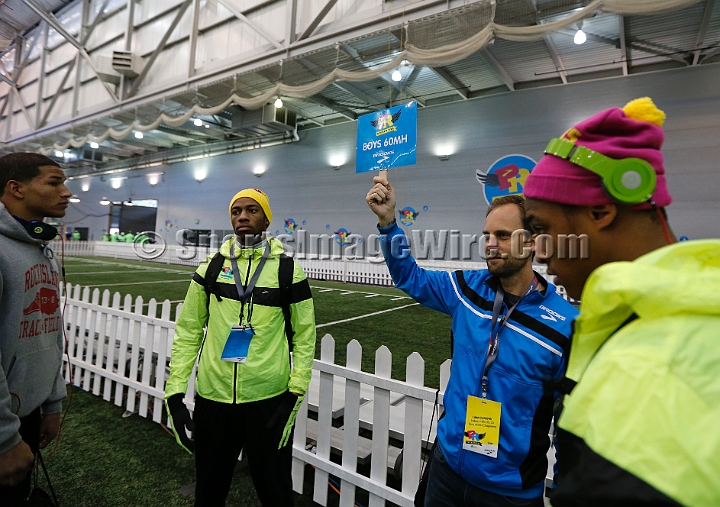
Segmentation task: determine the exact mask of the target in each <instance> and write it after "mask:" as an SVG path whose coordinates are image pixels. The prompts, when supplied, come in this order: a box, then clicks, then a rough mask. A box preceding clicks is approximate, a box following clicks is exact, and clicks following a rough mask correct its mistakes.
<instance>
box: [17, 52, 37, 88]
mask: <svg viewBox="0 0 720 507" xmlns="http://www.w3.org/2000/svg"><path fill="white" fill-rule="evenodd" d="M41 64H42V60H40V59H39V58H38V59H36V60H34V61H32V62H30V63H28V64H27V65H25V70H23V73H22V76H21V77H20V86H22V84H23V83H28V82H30V81H34V80H36V79H37V78H38V77H40V66H41Z"/></svg>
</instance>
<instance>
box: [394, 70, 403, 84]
mask: <svg viewBox="0 0 720 507" xmlns="http://www.w3.org/2000/svg"><path fill="white" fill-rule="evenodd" d="M392 80H393V81H395V82H398V81H402V74H400V71H399V70H398V69H395V70H394V71H393V73H392Z"/></svg>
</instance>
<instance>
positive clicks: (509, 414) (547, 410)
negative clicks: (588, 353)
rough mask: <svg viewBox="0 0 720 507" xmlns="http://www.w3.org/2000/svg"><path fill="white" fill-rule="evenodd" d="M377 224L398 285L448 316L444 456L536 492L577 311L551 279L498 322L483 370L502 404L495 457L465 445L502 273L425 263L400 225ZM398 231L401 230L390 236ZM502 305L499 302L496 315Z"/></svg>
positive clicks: (485, 478)
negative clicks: (491, 355)
mask: <svg viewBox="0 0 720 507" xmlns="http://www.w3.org/2000/svg"><path fill="white" fill-rule="evenodd" d="M379 230H380V233H381V239H380V244H381V247H382V249H383V254H384V255H385V260H386V262H387V265H388V268H389V270H390V274H391V275H392V278H393V281H394V282H395V285H396V286H397V287H398V288H400V289H401V290H403V291H404V292H405V293H406V294H408V295H409V296H411V297H412V298H413V299H414V300H415V301H417V302H418V303H420V304H422V305H425V306H427V307H429V308H432V309H434V310H438V311H440V312H443V313H446V314H448V315H450V316H452V332H453V336H454V343H453V361H452V368H451V371H450V381H449V382H448V385H447V389H446V391H445V397H444V405H445V416H444V417H443V418H442V419H440V421H439V422H438V443H439V445H440V449H441V450H442V453H443V455H444V456H445V459H446V460H447V463H448V464H449V465H450V467H451V468H452V469H453V470H455V472H457V473H458V474H460V475H461V476H462V477H463V478H464V479H465V480H466V481H467V482H469V483H470V484H472V485H474V486H476V487H478V488H481V489H484V490H486V491H490V492H492V493H495V494H498V495H504V496H513V497H520V498H536V497H539V496H541V495H542V493H543V484H544V478H545V475H546V473H547V456H546V454H547V451H548V448H549V446H550V440H549V437H548V431H549V429H550V422H551V420H552V415H553V404H554V401H555V397H556V393H554V392H553V391H552V389H551V388H549V384H550V383H551V382H553V381H557V380H559V379H560V378H562V376H563V374H564V373H565V366H566V360H567V358H566V352H565V351H567V350H569V348H570V347H569V345H570V343H569V340H570V336H571V335H572V329H571V322H572V321H573V319H575V317H576V316H577V314H578V312H577V310H576V309H575V308H573V307H572V306H571V305H570V304H569V303H567V302H566V301H565V300H564V299H563V298H562V297H561V296H559V295H557V294H556V292H555V286H554V285H552V284H550V283H548V288H547V289H546V291H545V292H544V293H542V292H540V291H537V290H536V291H533V292H532V293H530V294H528V295H527V296H525V297H523V298H522V300H521V301H520V303H519V304H518V305H517V307H516V308H515V310H514V311H513V313H512V314H511V316H510V319H509V321H508V322H507V323H506V324H505V326H504V327H503V328H502V331H501V333H500V344H499V349H498V355H497V358H496V360H495V362H494V363H493V364H492V366H491V367H490V371H489V373H488V379H489V386H488V395H487V397H488V399H491V400H493V401H497V402H500V403H501V404H502V413H501V417H500V443H499V451H498V456H497V458H491V457H488V456H484V455H481V454H478V453H474V452H472V451H467V450H463V448H462V447H463V445H462V442H463V432H464V429H465V418H466V411H467V399H468V396H469V395H472V396H477V397H481V396H482V388H481V379H482V374H483V370H484V368H485V360H486V354H487V350H488V343H489V338H490V326H491V321H492V307H493V302H494V300H495V292H496V289H497V287H498V283H499V279H498V278H496V277H494V276H492V275H491V274H490V273H489V272H488V271H487V270H476V271H456V272H455V273H450V272H446V271H431V270H425V269H422V268H420V267H419V266H418V265H417V264H416V262H415V259H413V258H412V256H410V255H409V251H408V250H407V241H406V240H407V238H405V237H404V233H403V231H402V229H400V227H398V225H397V224H393V225H392V226H390V227H387V228H380V229H379ZM396 236H401V237H397V238H396V239H395V240H394V241H393V237H396ZM391 250H392V252H391ZM538 276H539V275H538ZM506 312H507V307H504V309H503V312H502V313H501V315H502V314H505V313H506Z"/></svg>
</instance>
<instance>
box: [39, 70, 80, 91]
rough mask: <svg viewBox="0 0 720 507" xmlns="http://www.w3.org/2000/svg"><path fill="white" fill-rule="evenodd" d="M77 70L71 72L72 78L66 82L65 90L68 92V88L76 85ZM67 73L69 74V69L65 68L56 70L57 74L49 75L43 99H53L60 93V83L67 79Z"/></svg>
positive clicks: (46, 77) (46, 78)
mask: <svg viewBox="0 0 720 507" xmlns="http://www.w3.org/2000/svg"><path fill="white" fill-rule="evenodd" d="M76 71H77V69H75V68H73V70H72V71H71V72H70V76H69V77H68V79H67V81H66V82H65V87H64V88H65V89H66V90H67V89H68V87H71V86H72V85H73V83H75V72H76ZM65 72H67V67H63V68H61V69H58V70H56V71H55V72H53V73H51V74H48V75H46V76H45V84H44V85H43V86H44V89H43V99H47V98H49V97H52V96H53V95H55V94H56V93H57V92H58V88H59V86H60V83H61V82H62V80H63V78H64V77H65Z"/></svg>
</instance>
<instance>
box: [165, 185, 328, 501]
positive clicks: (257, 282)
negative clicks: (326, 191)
mask: <svg viewBox="0 0 720 507" xmlns="http://www.w3.org/2000/svg"><path fill="white" fill-rule="evenodd" d="M229 212H230V220H231V222H232V227H233V230H234V231H235V236H236V237H235V238H233V239H230V240H228V241H227V242H225V243H224V244H223V245H222V246H221V247H220V252H219V253H217V254H215V255H214V256H210V257H208V258H207V259H206V260H205V261H204V262H203V263H202V264H201V265H200V267H199V268H198V269H197V271H196V272H195V274H194V275H193V279H192V282H191V283H190V287H189V289H188V292H187V295H186V297H185V304H184V305H183V307H182V311H181V313H180V316H179V317H178V319H177V322H176V325H175V337H174V341H173V348H172V359H171V362H170V378H169V379H168V382H167V385H166V388H165V399H166V404H167V410H168V415H169V419H170V422H171V423H172V426H173V431H174V432H175V436H176V439H177V441H178V443H179V444H180V445H181V446H182V447H183V448H185V449H186V450H188V451H189V452H194V454H195V468H196V476H197V485H196V488H195V505H196V506H198V507H199V506H215V505H225V499H226V497H227V494H228V492H229V490H230V484H231V481H232V475H233V471H234V469H235V464H236V463H237V458H238V455H239V454H240V451H241V450H242V451H243V452H244V453H246V454H245V455H246V456H247V457H248V460H249V465H250V474H251V476H252V480H253V484H254V485H255V490H256V491H257V494H258V497H259V498H260V502H261V503H262V505H263V506H265V507H290V506H292V505H294V502H293V492H292V477H291V465H292V446H291V445H287V443H288V441H289V439H290V435H291V433H292V429H293V425H294V422H295V415H296V414H297V410H298V408H299V407H300V404H301V403H302V400H303V396H304V395H305V392H306V391H307V388H308V384H309V383H310V378H311V374H312V363H313V358H314V356H315V313H314V308H313V302H312V295H311V293H310V285H309V284H308V281H307V279H306V277H305V273H304V272H303V270H302V268H301V267H300V265H299V264H297V263H295V262H294V260H293V259H292V258H290V257H287V256H286V255H285V254H284V250H283V245H282V243H281V242H280V241H279V240H277V239H275V238H267V237H266V234H265V231H267V228H268V227H269V226H270V222H271V221H272V210H271V209H270V200H269V199H268V196H267V194H265V192H263V191H262V190H258V189H256V188H246V189H244V190H241V191H240V192H238V193H237V194H235V195H234V196H233V197H232V199H231V200H230V206H229ZM205 326H207V333H206V334H205V339H203V328H204V327H205ZM291 350H292V352H293V362H292V367H291V364H290V360H289V358H290V356H289V352H290V351H291ZM198 355H199V356H200V359H199V364H198V369H197V372H198V373H197V379H196V381H195V383H196V392H197V394H196V396H195V400H194V401H195V407H194V414H193V416H192V417H191V416H190V413H189V411H188V409H187V408H186V406H185V402H184V398H185V393H186V391H187V386H188V381H189V378H190V374H191V372H192V369H193V366H194V364H195V361H196V358H197V357H198ZM186 429H187V430H189V431H194V439H193V438H190V437H189V436H188V434H187V433H186Z"/></svg>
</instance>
